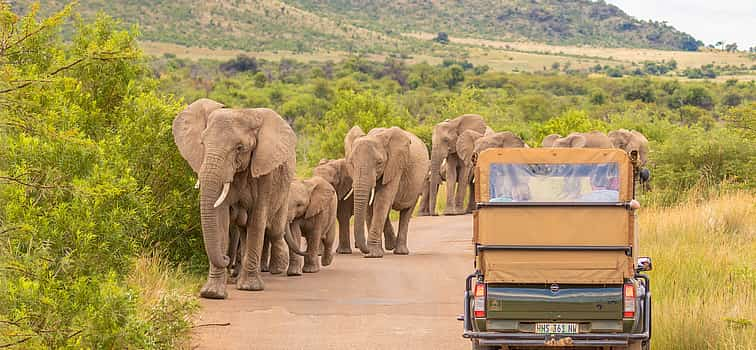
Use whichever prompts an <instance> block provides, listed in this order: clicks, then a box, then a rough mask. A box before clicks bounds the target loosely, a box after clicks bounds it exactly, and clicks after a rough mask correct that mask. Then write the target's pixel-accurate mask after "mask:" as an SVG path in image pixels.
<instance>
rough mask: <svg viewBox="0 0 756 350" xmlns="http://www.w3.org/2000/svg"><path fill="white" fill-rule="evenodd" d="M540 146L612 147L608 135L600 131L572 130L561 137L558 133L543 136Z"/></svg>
mask: <svg viewBox="0 0 756 350" xmlns="http://www.w3.org/2000/svg"><path fill="white" fill-rule="evenodd" d="M541 146H543V147H566V148H614V145H613V144H612V141H611V140H610V139H609V136H607V135H606V134H605V133H603V132H600V131H591V132H573V133H571V134H569V135H567V136H565V137H562V136H561V135H559V134H551V135H548V136H546V137H544V139H543V141H542V142H541Z"/></svg>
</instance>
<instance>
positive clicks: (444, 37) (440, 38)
mask: <svg viewBox="0 0 756 350" xmlns="http://www.w3.org/2000/svg"><path fill="white" fill-rule="evenodd" d="M433 41H435V42H437V43H439V44H442V45H446V44H448V43H449V35H448V34H446V32H438V34H437V35H436V38H434V39H433Z"/></svg>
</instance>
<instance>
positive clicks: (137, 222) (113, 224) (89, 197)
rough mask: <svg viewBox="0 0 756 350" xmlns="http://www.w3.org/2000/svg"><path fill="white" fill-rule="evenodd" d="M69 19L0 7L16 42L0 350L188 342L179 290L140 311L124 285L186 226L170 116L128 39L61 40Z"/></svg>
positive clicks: (184, 296)
mask: <svg viewBox="0 0 756 350" xmlns="http://www.w3.org/2000/svg"><path fill="white" fill-rule="evenodd" d="M70 11H71V7H70V6H68V7H66V8H65V9H64V10H62V11H61V12H59V13H56V14H54V15H53V16H51V17H49V18H47V19H43V20H41V21H37V20H36V19H35V18H36V16H37V8H36V7H35V8H33V9H32V10H31V12H30V13H29V14H28V15H26V16H25V17H24V18H18V17H17V16H16V15H15V14H13V13H12V12H10V10H9V9H8V7H7V5H0V26H1V28H2V30H9V29H10V28H14V29H15V30H13V31H12V32H10V31H9V32H3V35H5V34H8V35H9V36H10V37H9V40H10V41H12V42H16V44H15V46H13V47H12V48H10V50H6V51H3V52H2V53H0V64H2V67H1V68H0V70H2V71H3V72H6V74H7V78H8V79H7V80H5V79H4V80H3V82H2V83H0V105H3V106H7V107H8V108H3V109H0V120H2V121H3V123H2V125H3V129H0V143H2V144H3V145H4V146H3V148H2V153H0V184H2V186H0V232H2V234H1V235H0V240H1V241H2V244H0V266H2V267H3V268H2V269H0V345H2V346H3V347H7V346H10V345H13V344H16V345H18V346H20V347H23V348H29V349H36V348H143V349H149V348H165V347H168V346H171V344H176V342H177V341H180V339H182V338H185V337H186V333H187V332H188V330H189V320H190V318H189V317H190V316H191V314H192V312H193V311H194V310H196V302H195V301H194V300H193V299H191V298H190V297H189V296H190V295H191V292H190V291H187V290H185V289H182V290H180V291H179V290H177V289H174V288H169V290H166V292H168V293H175V294H173V295H175V296H177V297H176V298H164V299H160V300H157V301H155V303H152V302H148V301H146V300H143V299H140V294H141V293H144V292H146V290H144V289H143V288H148V286H141V285H129V284H128V283H127V282H126V276H127V275H129V274H132V273H135V270H134V268H135V261H136V258H137V257H138V256H140V255H142V251H144V250H151V249H154V246H152V244H151V243H154V242H156V241H157V240H160V241H161V242H165V243H167V244H166V247H165V248H171V252H172V253H178V254H179V255H180V254H181V253H180V252H181V249H175V250H173V249H172V248H178V247H179V246H181V243H179V244H177V245H176V246H171V244H170V243H169V242H175V241H176V238H177V237H181V236H182V234H185V232H186V231H184V230H182V229H181V227H180V226H179V225H176V226H172V224H173V223H175V222H176V221H181V222H182V224H185V223H186V222H191V220H190V219H188V218H185V217H183V216H184V215H187V216H188V215H189V213H190V212H191V210H189V209H188V208H187V207H185V205H188V206H189V207H191V203H192V202H193V201H188V200H187V199H188V198H190V197H192V196H191V192H190V191H184V192H181V189H191V184H192V182H193V181H192V180H191V179H190V177H191V176H190V173H191V171H190V170H188V169H187V168H186V165H185V164H183V163H184V162H183V161H181V162H180V163H179V160H178V159H177V158H178V157H176V152H175V150H174V149H172V145H171V143H172V142H171V141H170V140H171V138H172V136H171V134H170V119H169V116H171V115H175V113H176V112H177V111H178V109H179V108H180V107H179V105H178V104H177V103H176V102H175V101H172V100H170V99H168V98H165V97H163V96H160V95H158V94H156V93H154V92H153V90H154V89H155V87H156V84H155V83H154V82H153V81H151V80H150V78H149V77H148V75H147V70H146V66H145V65H144V64H143V62H142V61H141V59H140V56H139V50H138V48H137V47H136V42H135V36H134V35H133V33H130V32H128V31H119V30H116V29H115V28H116V27H117V23H115V22H113V21H112V20H110V19H109V18H106V17H104V16H101V17H99V18H98V19H97V20H96V21H94V22H92V23H85V22H79V23H77V24H76V26H75V34H74V37H73V40H71V41H70V42H63V41H62V40H61V39H60V38H59V37H58V35H57V33H58V31H59V29H60V26H61V25H62V23H63V22H64V20H65V19H66V18H68V17H69V14H70ZM22 28H23V29H22ZM27 34H28V35H27ZM14 57H23V59H14ZM19 82H21V83H19ZM24 82H28V83H24ZM184 181H185V182H184ZM174 201H175V202H174ZM192 216H196V215H192ZM185 219H186V220H185ZM195 220H196V219H195ZM193 233H196V230H195V231H194V232H193ZM192 236H193V235H188V236H187V237H186V238H188V239H187V240H191V237H192ZM168 237H170V239H168ZM182 243H183V242H182ZM200 244H201V243H200ZM189 246H190V247H189V248H187V249H186V250H185V251H183V253H184V254H185V253H186V252H187V251H194V250H196V249H198V248H200V249H201V245H199V246H197V245H191V244H189ZM193 255H194V254H193V253H190V254H189V255H184V257H186V256H193ZM160 272H161V273H162V274H166V275H168V276H173V275H174V274H178V272H173V268H172V267H170V266H163V267H161V271H160ZM171 278H172V277H171ZM153 307H155V308H153ZM144 308H148V309H150V311H149V313H147V312H143V311H144ZM167 310H169V311H167ZM166 312H170V314H171V315H170V317H168V316H167V315H166Z"/></svg>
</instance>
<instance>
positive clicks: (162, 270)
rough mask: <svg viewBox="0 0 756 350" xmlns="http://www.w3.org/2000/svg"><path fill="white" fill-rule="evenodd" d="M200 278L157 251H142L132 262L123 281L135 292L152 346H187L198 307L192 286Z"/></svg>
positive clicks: (171, 347)
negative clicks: (130, 268) (142, 253)
mask: <svg viewBox="0 0 756 350" xmlns="http://www.w3.org/2000/svg"><path fill="white" fill-rule="evenodd" d="M200 278H201V277H199V276H193V275H191V274H187V273H186V272H184V271H182V269H181V267H174V266H171V264H169V263H168V262H167V260H166V259H164V258H161V257H160V256H159V255H158V254H156V253H153V254H145V255H143V256H141V257H139V258H137V259H136V260H135V261H134V269H133V271H132V272H131V273H130V274H129V276H128V278H127V281H126V282H127V283H128V285H129V286H130V287H132V288H133V289H134V290H136V291H138V293H139V298H138V301H137V305H136V307H137V312H139V313H140V314H141V319H144V320H148V322H150V326H149V327H148V329H149V332H150V333H151V334H150V338H152V339H153V341H154V343H155V344H153V345H155V346H156V347H159V348H169V349H189V348H190V340H191V338H190V330H191V326H192V324H193V321H192V317H193V316H194V314H195V313H196V312H197V311H198V310H199V303H198V302H197V297H196V296H195V295H196V294H197V293H196V286H198V285H201V280H200Z"/></svg>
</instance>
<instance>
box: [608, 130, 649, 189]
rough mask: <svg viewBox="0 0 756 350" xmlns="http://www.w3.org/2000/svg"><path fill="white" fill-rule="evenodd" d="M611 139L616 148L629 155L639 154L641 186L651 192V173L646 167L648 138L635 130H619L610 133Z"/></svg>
mask: <svg viewBox="0 0 756 350" xmlns="http://www.w3.org/2000/svg"><path fill="white" fill-rule="evenodd" d="M609 139H610V140H611V141H612V144H613V145H614V147H616V148H619V149H621V150H624V151H625V152H627V154H628V155H629V154H630V153H631V152H633V151H635V152H637V153H638V164H637V166H636V168H637V170H638V175H639V177H640V181H641V185H642V186H643V188H644V189H646V190H650V189H651V186H650V184H651V183H650V180H651V172H650V171H649V170H648V168H646V167H645V166H646V163H647V162H648V139H646V136H644V135H643V134H641V133H640V132H638V131H635V130H627V129H619V130H615V131H612V132H610V133H609Z"/></svg>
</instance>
